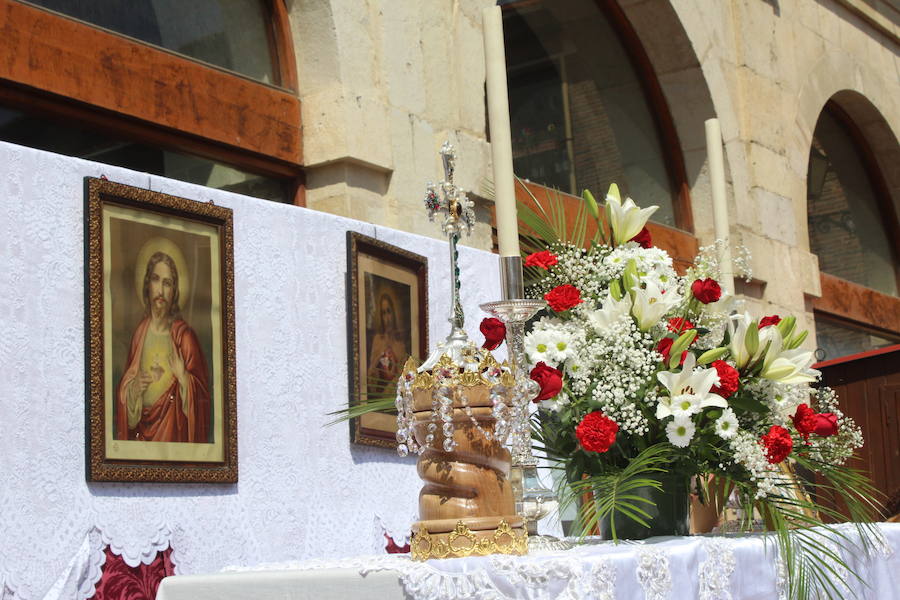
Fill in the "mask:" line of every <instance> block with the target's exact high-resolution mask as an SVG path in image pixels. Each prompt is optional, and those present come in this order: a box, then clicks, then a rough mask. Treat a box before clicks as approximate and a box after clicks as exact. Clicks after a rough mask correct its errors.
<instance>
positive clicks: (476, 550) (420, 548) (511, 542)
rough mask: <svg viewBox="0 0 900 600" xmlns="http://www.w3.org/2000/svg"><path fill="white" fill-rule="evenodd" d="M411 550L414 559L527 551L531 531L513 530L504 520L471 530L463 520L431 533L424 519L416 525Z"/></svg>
mask: <svg viewBox="0 0 900 600" xmlns="http://www.w3.org/2000/svg"><path fill="white" fill-rule="evenodd" d="M410 551H411V553H412V559H413V560H428V559H429V558H462V557H466V556H473V555H474V556H485V555H488V554H515V555H520V556H521V555H523V554H528V534H527V533H526V531H525V530H524V528H522V527H516V528H515V529H513V528H512V527H510V526H509V523H507V522H506V519H502V520H501V521H500V524H499V525H498V526H497V528H496V529H485V530H478V531H474V532H473V531H471V530H470V529H469V528H468V527H467V526H466V524H465V523H463V522H462V521H457V522H456V527H455V528H454V529H453V531H450V532H448V533H429V532H428V529H426V528H425V527H424V526H423V524H422V522H420V523H417V527H414V528H413V536H412V541H411V542H410Z"/></svg>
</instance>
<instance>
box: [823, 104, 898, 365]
mask: <svg viewBox="0 0 900 600" xmlns="http://www.w3.org/2000/svg"><path fill="white" fill-rule="evenodd" d="M807 217H808V224H809V244H810V250H811V251H812V252H813V253H815V254H816V255H817V256H818V258H819V270H820V271H821V273H822V281H823V286H822V287H823V298H822V301H821V302H817V303H816V305H815V308H816V312H815V318H816V338H817V342H818V346H819V349H820V355H821V358H824V359H833V358H837V357H840V356H844V355H848V354H855V353H859V352H865V351H868V350H873V349H876V348H879V347H883V346H888V345H891V344H895V343H897V342H898V341H900V330H898V329H897V324H896V322H895V321H896V320H897V319H896V317H897V315H896V310H897V308H896V307H897V306H900V300H898V299H897V296H898V285H897V283H898V265H900V262H898V258H897V244H898V240H897V239H896V237H895V235H892V234H891V232H896V230H897V216H896V213H895V211H894V209H893V205H892V202H891V200H890V197H889V196H888V193H887V188H886V186H885V185H884V181H883V179H882V177H881V174H880V172H879V170H878V167H877V165H876V164H875V160H874V156H873V154H872V152H871V150H870V149H869V147H868V145H867V144H866V141H865V139H864V136H863V135H862V133H861V132H860V131H859V129H858V128H857V127H856V126H855V124H854V122H853V120H852V118H851V117H850V116H849V115H848V114H847V113H846V112H845V111H844V110H843V109H842V108H841V107H840V106H839V105H838V104H836V103H834V102H829V103H828V104H827V105H826V106H825V109H824V110H823V111H822V114H821V115H820V116H819V120H818V122H817V123H816V128H815V132H814V133H813V139H812V147H811V149H810V157H809V168H808V173H807ZM835 303H842V304H843V305H845V310H841V311H840V313H839V314H836V313H835V312H833V307H834V305H835ZM879 311H881V312H884V313H885V314H887V315H888V317H887V318H879V316H878V315H879ZM891 313H894V314H893V317H894V319H893V320H892V319H891V318H890V316H891Z"/></svg>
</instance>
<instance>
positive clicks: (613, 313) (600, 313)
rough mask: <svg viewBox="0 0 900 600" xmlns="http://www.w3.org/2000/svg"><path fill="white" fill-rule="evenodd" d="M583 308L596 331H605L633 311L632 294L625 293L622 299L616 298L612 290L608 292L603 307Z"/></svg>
mask: <svg viewBox="0 0 900 600" xmlns="http://www.w3.org/2000/svg"><path fill="white" fill-rule="evenodd" d="M582 310H584V315H585V318H586V320H587V322H588V323H589V324H590V326H591V327H592V328H593V329H594V331H603V330H605V329H608V328H609V327H610V326H611V325H612V324H613V323H615V322H616V321H618V320H619V319H620V318H622V317H623V316H625V315H627V314H629V313H630V312H631V295H630V294H625V295H624V296H622V299H621V300H616V299H615V298H613V295H612V292H607V294H606V300H604V301H603V306H602V307H601V308H598V309H582Z"/></svg>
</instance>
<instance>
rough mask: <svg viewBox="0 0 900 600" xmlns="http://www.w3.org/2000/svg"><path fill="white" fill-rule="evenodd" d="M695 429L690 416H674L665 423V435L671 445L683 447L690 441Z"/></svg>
mask: <svg viewBox="0 0 900 600" xmlns="http://www.w3.org/2000/svg"><path fill="white" fill-rule="evenodd" d="M696 430H697V428H696V427H695V426H694V422H693V421H691V418H690V417H675V418H674V419H672V421H671V422H670V423H669V424H668V425H666V436H668V438H669V442H671V443H672V445H673V446H678V447H679V448H684V447H685V446H687V445H688V444H689V443H690V442H691V439H693V437H694V432H695V431H696Z"/></svg>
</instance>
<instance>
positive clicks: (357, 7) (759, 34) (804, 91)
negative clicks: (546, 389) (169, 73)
mask: <svg viewBox="0 0 900 600" xmlns="http://www.w3.org/2000/svg"><path fill="white" fill-rule="evenodd" d="M491 4H493V2H492V1H491V0H434V1H428V2H424V1H423V2H397V1H393V2H391V1H388V0H294V1H290V0H289V1H288V6H289V11H290V15H291V25H292V30H293V35H294V44H295V49H296V52H297V62H298V68H299V81H300V89H301V99H302V101H303V124H304V156H305V162H306V165H307V185H308V187H307V203H308V206H309V207H310V208H314V209H318V210H324V211H328V212H333V213H336V214H340V215H345V216H350V217H353V218H357V219H361V220H365V221H370V222H373V223H379V224H383V225H387V226H391V227H397V228H399V229H404V230H407V231H412V232H415V233H421V234H424V235H429V236H437V235H439V232H438V228H437V227H436V225H433V224H430V223H428V222H427V219H426V217H425V214H424V211H423V210H422V208H421V203H420V200H421V197H422V191H423V184H424V182H425V180H426V179H428V178H440V176H441V172H440V162H439V159H438V155H437V149H438V148H439V146H440V144H441V143H442V142H443V141H444V140H445V139H447V138H448V137H449V138H450V139H451V140H452V141H454V142H455V143H456V145H457V146H458V147H459V151H460V160H459V164H458V169H457V173H458V182H459V183H460V184H461V185H463V186H464V187H466V188H468V189H470V190H475V191H476V192H478V191H480V190H481V189H482V188H483V185H484V182H485V181H486V180H489V179H490V177H491V166H490V151H489V150H490V148H489V144H488V142H487V136H486V131H485V130H486V122H485V104H484V65H483V50H482V38H481V10H482V8H483V7H485V6H489V5H491ZM620 5H621V7H622V8H623V10H624V11H625V12H626V14H627V16H628V18H629V20H630V21H631V23H632V25H633V26H634V28H635V30H636V31H637V34H638V36H639V38H640V39H641V42H642V43H643V45H644V48H645V49H646V51H647V54H648V56H649V58H650V61H651V63H652V64H653V66H654V69H655V70H656V73H657V77H658V79H659V82H660V84H661V87H662V89H663V93H664V95H665V97H666V100H667V102H668V104H669V108H670V111H671V113H672V116H673V120H674V122H675V126H676V130H677V132H678V136H679V142H680V145H681V150H682V153H683V154H684V157H685V166H686V170H687V174H688V179H689V184H690V187H691V195H692V207H693V218H694V223H695V231H696V235H697V236H698V238H699V240H700V243H701V244H707V243H710V242H711V241H712V240H713V237H714V236H713V223H712V215H711V200H710V195H709V176H708V171H707V165H706V144H705V139H704V130H703V121H704V120H705V119H707V118H710V117H713V116H717V117H718V118H719V119H720V121H721V125H722V132H723V137H724V142H725V161H726V176H727V178H728V187H729V189H728V197H729V201H728V203H729V208H730V213H731V222H732V237H733V238H734V242H735V243H736V244H743V245H745V246H747V247H748V248H749V249H750V251H751V253H752V255H753V268H754V271H755V274H754V277H755V279H754V280H753V282H751V283H750V284H747V285H742V286H741V288H740V290H741V291H743V292H744V293H745V294H746V297H747V299H748V308H749V309H750V310H751V311H753V312H755V313H758V314H763V313H766V314H769V313H793V314H798V315H800V316H801V317H803V315H805V319H803V318H801V320H805V323H802V325H805V326H807V327H812V312H811V310H810V308H809V307H810V303H809V301H810V299H811V298H813V297H815V296H817V295H819V294H820V293H821V292H820V285H819V271H818V263H817V258H816V256H815V255H814V254H812V253H811V252H810V251H809V236H808V232H807V215H806V172H807V163H808V159H809V148H810V144H811V141H812V133H813V130H814V128H815V124H816V120H817V119H818V116H819V114H820V112H821V110H822V108H823V106H824V105H825V103H826V101H828V100H829V99H830V98H833V99H835V100H838V101H839V103H840V104H841V106H842V107H843V108H845V110H847V112H848V113H849V114H851V116H852V117H853V118H854V119H855V120H857V124H858V125H860V128H861V129H862V130H863V132H864V134H865V135H866V136H867V138H869V140H870V142H871V144H872V146H873V148H875V149H876V154H877V155H878V156H879V160H880V162H881V163H882V171H883V172H884V173H885V175H886V178H887V179H888V185H889V187H890V188H891V192H892V194H893V195H894V198H895V201H896V199H897V198H900V169H898V168H897V166H896V165H897V164H900V149H898V146H897V140H896V132H898V131H900V73H898V71H900V58H898V55H900V43H898V37H897V31H898V28H897V25H896V22H895V21H892V18H893V19H894V20H896V18H897V13H896V11H894V10H893V9H891V8H890V7H889V6H887V5H882V4H880V3H875V4H873V3H871V2H863V1H862V0H732V1H729V2H719V1H715V0H621V2H620ZM892 132H893V133H892ZM897 204H898V206H900V202H897ZM479 205H480V207H481V211H480V212H481V213H482V225H481V226H479V228H478V229H477V231H476V234H475V235H474V236H473V237H472V238H470V239H469V240H467V241H466V243H469V244H472V245H474V246H477V247H481V248H489V247H490V229H489V227H488V226H487V225H486V224H485V221H486V218H485V217H484V213H485V206H486V205H485V203H483V202H480V204H479ZM809 343H810V344H812V343H814V341H813V340H812V339H811V340H810V342H809Z"/></svg>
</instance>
